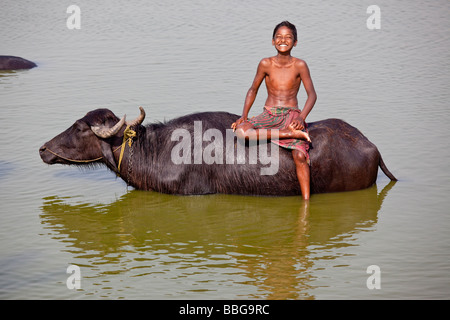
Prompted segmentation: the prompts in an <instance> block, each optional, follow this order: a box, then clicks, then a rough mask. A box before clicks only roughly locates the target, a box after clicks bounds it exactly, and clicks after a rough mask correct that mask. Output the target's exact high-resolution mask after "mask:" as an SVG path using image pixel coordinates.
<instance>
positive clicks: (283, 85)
mask: <svg viewBox="0 0 450 320" xmlns="http://www.w3.org/2000/svg"><path fill="white" fill-rule="evenodd" d="M302 64H304V61H303V60H301V59H298V58H294V57H290V60H289V61H285V62H279V61H277V57H276V56H275V57H270V58H265V59H263V60H262V61H261V69H262V70H261V71H263V72H264V73H265V77H264V80H265V83H266V88H267V100H266V103H265V105H266V106H270V107H276V106H278V107H298V100H297V95H298V91H299V89H300V84H301V82H302V79H301V76H300V68H301V65H302Z"/></svg>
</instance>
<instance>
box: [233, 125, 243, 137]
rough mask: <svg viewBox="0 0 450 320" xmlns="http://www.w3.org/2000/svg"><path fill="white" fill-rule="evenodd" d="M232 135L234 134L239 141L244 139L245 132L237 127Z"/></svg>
mask: <svg viewBox="0 0 450 320" xmlns="http://www.w3.org/2000/svg"><path fill="white" fill-rule="evenodd" d="M234 133H235V134H236V137H238V138H239V139H244V138H245V130H244V128H242V127H237V128H236V131H235V132H234Z"/></svg>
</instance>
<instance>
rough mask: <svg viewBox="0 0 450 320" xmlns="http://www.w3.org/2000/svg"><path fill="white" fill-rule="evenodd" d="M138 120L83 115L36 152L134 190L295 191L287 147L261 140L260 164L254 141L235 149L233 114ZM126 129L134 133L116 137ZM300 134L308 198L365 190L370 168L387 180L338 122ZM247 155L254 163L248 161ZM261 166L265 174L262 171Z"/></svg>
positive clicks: (368, 146)
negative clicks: (305, 139) (103, 171)
mask: <svg viewBox="0 0 450 320" xmlns="http://www.w3.org/2000/svg"><path fill="white" fill-rule="evenodd" d="M144 117H145V112H144V110H143V109H142V108H141V115H140V116H139V117H138V118H137V119H136V120H134V121H131V122H126V120H125V116H124V117H123V118H122V119H119V118H118V117H116V116H115V115H114V114H113V113H112V112H111V111H110V110H108V109H97V110H94V111H91V112H89V113H87V114H86V116H85V117H83V118H82V119H80V120H78V121H76V122H75V123H74V124H73V125H72V126H71V127H70V128H69V129H67V130H66V131H64V132H62V133H61V134H59V135H58V136H56V137H55V138H53V139H52V140H50V141H49V142H47V143H45V144H44V145H43V146H42V147H41V148H40V150H39V152H40V155H41V158H42V160H43V161H44V162H45V163H48V164H55V163H60V164H75V165H83V164H89V163H92V162H96V163H104V164H105V165H106V166H108V168H110V169H111V170H113V171H114V172H116V173H117V174H118V175H120V176H121V177H122V178H123V179H124V180H125V181H126V182H127V183H128V184H130V185H131V186H133V187H135V188H136V189H141V190H154V191H158V192H163V193H169V194H185V195H190V194H209V193H224V194H243V195H273V196H287V195H300V194H301V190H300V186H299V183H298V180H297V176H296V170H295V165H294V162H293V159H292V154H291V152H290V151H289V150H286V149H283V148H280V147H278V146H276V145H275V144H272V143H266V147H267V148H266V149H267V151H269V150H271V151H270V152H267V155H269V154H270V156H271V157H272V158H267V155H266V156H265V160H266V161H265V162H264V161H260V158H259V157H260V156H262V155H263V154H262V153H263V152H262V151H261V150H263V149H261V148H258V147H261V146H262V143H260V144H259V145H256V146H249V145H248V143H247V145H245V143H244V147H243V149H242V148H241V149H240V147H242V142H241V141H239V140H238V139H237V138H235V137H234V136H232V135H233V134H232V131H230V125H231V123H233V122H234V121H236V119H238V118H239V116H238V115H235V114H230V113H226V112H203V113H195V114H191V115H187V116H183V117H180V118H176V119H173V120H171V121H168V122H166V123H153V124H149V125H146V126H143V125H141V123H142V121H143V120H144ZM128 127H131V128H132V129H133V130H134V133H135V134H134V135H131V136H130V137H129V138H128V136H127V137H126V138H125V139H124V132H125V134H126V133H127V132H128V130H126V128H128ZM308 130H309V134H310V137H311V140H312V145H311V149H310V159H311V192H312V193H323V192H336V191H350V190H358V189H363V188H367V187H369V186H371V185H373V184H374V183H375V181H376V179H377V174H378V167H381V169H382V170H383V172H384V173H385V174H386V175H387V176H388V177H389V178H390V179H391V180H395V177H394V176H393V175H392V174H391V173H390V172H389V171H388V169H387V168H386V166H385V164H384V162H383V160H382V158H381V155H380V152H379V151H378V149H377V147H376V146H375V145H374V144H372V143H371V142H370V141H369V140H368V139H367V138H366V137H365V136H364V135H363V134H362V133H361V132H360V131H359V130H358V129H356V128H354V127H352V126H350V125H349V124H347V123H346V122H344V121H342V120H338V119H328V120H323V121H317V122H311V123H309V124H308ZM196 131H197V132H196ZM199 131H200V132H199ZM230 132H231V134H230ZM208 133H209V134H208ZM211 133H213V134H211ZM196 137H197V138H196ZM225 137H226V138H225ZM220 138H223V140H222V141H220V140H221V139H220ZM230 138H231V139H232V140H231V143H230ZM183 139H185V141H184V142H183ZM186 139H187V140H186ZM191 139H192V140H191ZM199 139H200V142H199ZM225 140H226V141H225ZM124 141H125V142H124ZM129 143H130V144H131V146H130V144H129ZM264 143H265V142H264ZM240 144H241V145H240ZM269 146H270V147H269ZM252 148H253V149H252ZM275 148H277V149H275ZM239 149H240V150H241V151H242V150H244V153H242V152H238V151H239ZM266 149H264V150H266ZM253 151H255V152H256V153H252V152H253ZM275 151H276V152H275ZM252 154H253V155H255V154H258V158H256V160H255V158H254V159H253V160H252ZM205 155H208V156H209V158H208V157H205ZM202 156H203V157H202ZM275 156H276V157H275ZM211 157H212V158H211ZM211 159H213V161H211ZM261 159H262V158H261ZM267 159H270V160H271V161H272V162H273V163H268V161H267ZM264 169H271V170H267V172H268V173H267V172H266V174H263V172H264V171H263V170H264Z"/></svg>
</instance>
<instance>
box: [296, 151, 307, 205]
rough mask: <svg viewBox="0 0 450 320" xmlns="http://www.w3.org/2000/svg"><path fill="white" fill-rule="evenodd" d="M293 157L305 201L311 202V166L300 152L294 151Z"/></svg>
mask: <svg viewBox="0 0 450 320" xmlns="http://www.w3.org/2000/svg"><path fill="white" fill-rule="evenodd" d="M292 157H293V158H294V163H295V170H296V173H297V179H298V182H299V183H300V189H301V190H302V196H303V199H305V200H309V197H310V170H309V164H308V162H307V161H306V156H305V155H304V154H303V152H301V151H300V150H292Z"/></svg>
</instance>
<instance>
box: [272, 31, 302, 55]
mask: <svg viewBox="0 0 450 320" xmlns="http://www.w3.org/2000/svg"><path fill="white" fill-rule="evenodd" d="M272 44H273V45H274V46H275V48H276V49H277V50H278V51H279V52H280V53H284V52H286V53H287V52H289V51H291V50H292V48H293V47H295V46H296V45H297V41H294V35H293V33H292V31H291V29H289V28H288V27H280V28H279V29H278V30H277V33H276V34H275V37H274V38H273V39H272Z"/></svg>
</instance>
